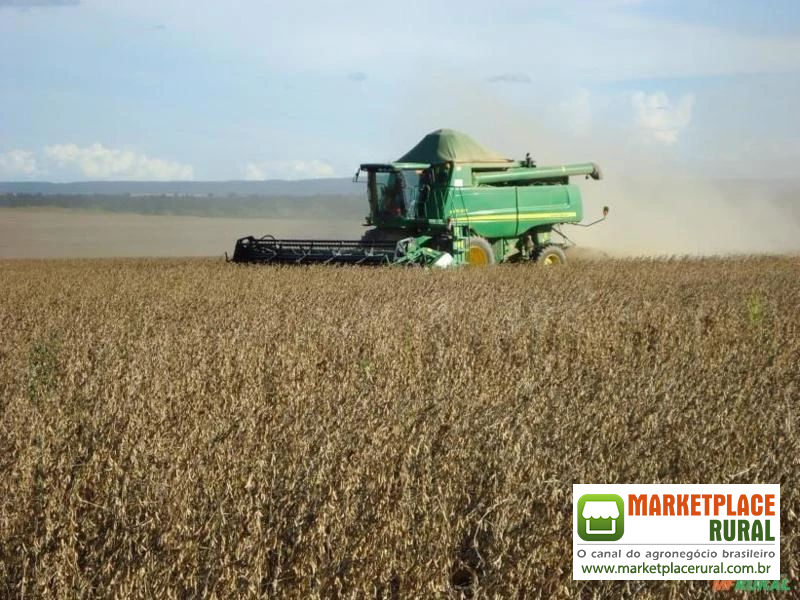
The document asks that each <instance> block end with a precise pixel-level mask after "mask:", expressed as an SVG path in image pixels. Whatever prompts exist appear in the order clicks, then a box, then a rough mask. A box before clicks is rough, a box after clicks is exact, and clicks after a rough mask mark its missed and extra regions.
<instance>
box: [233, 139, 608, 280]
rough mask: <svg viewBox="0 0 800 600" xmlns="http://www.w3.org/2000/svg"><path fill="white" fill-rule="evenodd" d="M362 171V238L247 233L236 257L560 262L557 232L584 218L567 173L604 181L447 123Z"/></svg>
mask: <svg viewBox="0 0 800 600" xmlns="http://www.w3.org/2000/svg"><path fill="white" fill-rule="evenodd" d="M362 173H363V174H365V179H366V188H367V201H368V204H369V214H368V215H367V216H366V219H365V225H366V226H368V227H370V229H369V230H367V231H366V232H365V233H364V235H363V237H362V238H361V239H360V240H279V239H275V238H273V237H271V236H265V237H261V238H255V237H253V236H248V237H245V238H241V239H240V240H238V241H237V242H236V249H235V251H234V255H233V261H234V262H260V263H293V264H308V263H326V264H371V265H388V264H423V265H436V266H450V265H461V264H492V263H499V262H523V261H533V262H539V263H543V264H548V265H549V264H557V263H561V262H564V261H565V260H566V255H565V254H564V248H565V247H566V245H567V243H568V242H567V238H566V236H563V234H561V238H560V239H561V240H562V241H555V240H554V239H553V238H552V237H551V236H552V234H553V233H556V234H560V230H559V226H560V225H561V224H580V221H581V220H582V219H583V202H582V198H581V193H580V189H579V188H578V186H576V185H574V184H572V183H570V177H576V176H585V177H586V178H587V179H588V178H592V179H596V180H597V179H601V173H600V169H599V167H598V166H597V165H596V164H594V163H581V164H572V165H556V166H541V167H540V166H537V165H536V163H535V162H533V161H532V160H531V158H530V156H526V158H525V159H524V160H522V161H515V160H511V159H508V158H505V157H504V156H502V155H501V154H499V153H497V152H495V151H493V150H490V149H488V148H485V147H484V146H481V145H480V144H478V143H477V142H476V141H475V140H473V139H472V138H470V137H469V136H467V135H465V134H463V133H459V132H457V131H453V130H451V129H439V130H437V131H434V132H432V133H429V134H428V135H426V136H425V137H424V138H423V139H422V140H421V141H420V142H419V143H418V144H417V145H416V146H414V147H413V148H412V149H411V150H409V151H408V152H407V153H406V154H404V155H403V156H401V157H400V158H399V159H398V160H397V161H395V162H392V163H364V164H362V165H360V167H359V170H358V172H357V173H356V177H355V178H354V180H355V181H357V180H358V179H359V176H360V175H361V174H362ZM607 212H608V209H607V208H604V210H603V219H604V218H605V215H606V214H607ZM603 219H600V220H603ZM592 224H594V223H592Z"/></svg>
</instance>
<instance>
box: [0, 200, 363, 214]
mask: <svg viewBox="0 0 800 600" xmlns="http://www.w3.org/2000/svg"><path fill="white" fill-rule="evenodd" d="M0 207H4V208H12V207H13V208H31V207H35V208H73V209H82V210H98V211H105V212H118V213H136V214H143V215H178V216H199V217H264V218H283V219H291V218H309V219H328V218H339V219H347V220H353V219H359V218H362V217H363V216H364V215H365V214H366V213H367V211H368V208H367V201H366V198H364V197H362V196H359V195H351V196H345V195H319V196H274V197H271V196H258V195H253V196H235V195H231V196H228V197H220V196H210V195H209V196H194V195H192V196H189V195H172V194H165V195H142V196H138V195H116V194H109V195H104V194H91V195H83V194H46V195H43V194H0Z"/></svg>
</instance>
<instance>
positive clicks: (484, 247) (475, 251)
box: [467, 236, 494, 266]
mask: <svg viewBox="0 0 800 600" xmlns="http://www.w3.org/2000/svg"><path fill="white" fill-rule="evenodd" d="M467 264H468V265H476V266H483V265H493V264H494V250H493V249H492V245H491V244H490V243H489V242H488V241H487V240H486V239H485V238H482V237H479V236H471V237H468V238H467Z"/></svg>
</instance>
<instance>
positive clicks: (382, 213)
mask: <svg viewBox="0 0 800 600" xmlns="http://www.w3.org/2000/svg"><path fill="white" fill-rule="evenodd" d="M421 173H422V171H421V170H419V169H403V170H397V169H392V170H389V169H387V170H385V171H379V170H370V171H369V175H368V179H367V189H368V191H369V205H370V208H371V209H372V213H373V214H374V215H376V216H377V217H379V218H391V217H406V218H413V217H414V216H415V214H416V203H417V197H418V195H419V178H420V175H421Z"/></svg>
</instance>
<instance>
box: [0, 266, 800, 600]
mask: <svg viewBox="0 0 800 600" xmlns="http://www.w3.org/2000/svg"><path fill="white" fill-rule="evenodd" d="M0 290H1V291H0V331H2V341H0V419H1V420H0V595H2V596H7V597H11V596H22V595H24V596H25V597H36V596H56V597H93V596H100V597H120V598H126V597H132V598H151V597H163V598H187V597H197V596H204V597H212V598H224V597H297V598H314V597H348V598H349V597H363V598H393V597H398V598H422V597H451V598H459V597H473V598H509V597H520V598H521V597H543V598H549V597H576V598H606V597H608V598H616V597H620V596H634V595H635V596H636V597H643V598H662V597H668V598H669V597H671V598H681V597H686V596H705V595H709V596H710V595H712V593H711V589H710V586H709V585H708V582H694V583H689V582H665V583H656V582H630V583H625V582H577V581H573V580H572V577H571V568H572V560H571V543H572V533H571V527H572V525H571V524H572V503H571V502H572V484H573V483H582V482H583V483H613V482H619V483H695V482H700V483H735V482H742V483H754V482H761V483H780V484H781V486H782V487H781V493H782V499H781V500H782V501H781V520H782V532H781V533H782V537H781V546H782V549H781V550H782V569H783V571H784V572H785V573H786V574H787V575H788V576H789V577H790V578H794V580H795V581H796V580H797V579H798V578H800V563H799V562H798V560H800V559H798V557H800V539H799V538H798V531H800V527H799V525H800V524H799V523H798V513H799V512H800V496H798V493H799V492H798V489H799V488H800V463H799V462H798V461H799V460H800V459H798V456H800V447H799V446H800V445H799V444H798V439H799V437H798V428H800V423H798V417H797V413H798V397H800V387H799V386H800V373H799V372H798V362H799V359H798V357H800V316H799V315H800V259H797V258H741V259H732V258H731V259H694V260H677V259H675V260H669V259H664V260H629V261H605V262H586V263H578V264H573V265H568V266H567V267H564V268H555V269H542V268H530V267H523V266H508V267H496V268H491V269H482V270H480V269H461V270H456V271H448V272H440V271H428V270H421V269H407V270H406V269H396V268H386V269H366V268H321V267H320V268H315V267H312V268H273V267H241V266H233V265H228V264H225V263H222V262H221V261H212V260H97V261H89V260H87V261H49V262H46V261H42V262H36V261H29V262H28V261H11V262H4V263H0Z"/></svg>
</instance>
